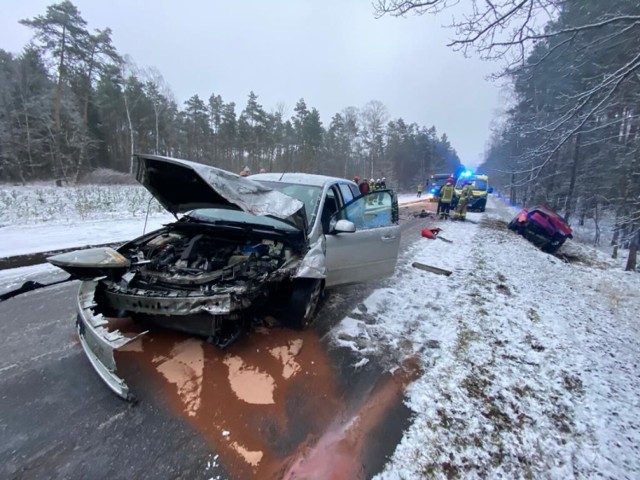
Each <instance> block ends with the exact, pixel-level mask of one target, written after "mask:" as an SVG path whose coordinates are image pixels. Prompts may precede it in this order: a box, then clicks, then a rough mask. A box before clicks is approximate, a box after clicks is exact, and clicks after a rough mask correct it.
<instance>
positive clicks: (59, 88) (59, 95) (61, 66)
mask: <svg viewBox="0 0 640 480" xmlns="http://www.w3.org/2000/svg"><path fill="white" fill-rule="evenodd" d="M66 41H67V27H66V26H63V27H62V46H61V47H60V63H59V64H58V84H57V85H56V97H55V100H54V103H53V119H54V120H55V125H56V133H57V132H59V131H60V103H61V100H62V79H63V76H64V50H65V46H66Z"/></svg>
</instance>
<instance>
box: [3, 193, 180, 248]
mask: <svg viewBox="0 0 640 480" xmlns="http://www.w3.org/2000/svg"><path fill="white" fill-rule="evenodd" d="M150 199H151V195H150V194H149V193H148V192H147V191H146V190H145V189H144V188H143V187H142V186H130V185H110V186H101V185H89V186H83V187H63V188H60V187H48V186H27V187H7V186H3V187H0V257H9V256H13V255H24V254H27V253H37V252H46V251H51V250H58V249H63V248H75V247H83V246H86V245H97V244H102V243H112V242H124V241H126V240H131V239H132V238H135V237H137V236H139V235H141V234H142V231H143V228H144V221H145V215H146V213H147V208H149V221H148V224H147V231H150V230H153V229H156V228H159V227H160V226H161V225H162V224H163V223H167V222H170V221H172V219H173V217H172V216H171V215H170V214H168V213H167V212H166V211H165V210H164V209H163V208H162V207H161V206H160V205H159V204H158V203H157V202H156V201H155V200H152V201H151V202H150Z"/></svg>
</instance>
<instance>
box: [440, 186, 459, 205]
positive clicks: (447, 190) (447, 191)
mask: <svg viewBox="0 0 640 480" xmlns="http://www.w3.org/2000/svg"><path fill="white" fill-rule="evenodd" d="M455 191H456V189H455V188H453V185H445V186H444V187H442V189H441V190H440V201H441V202H443V203H451V201H452V200H453V194H454V193H455Z"/></svg>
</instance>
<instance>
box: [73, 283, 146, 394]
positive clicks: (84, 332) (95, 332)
mask: <svg viewBox="0 0 640 480" xmlns="http://www.w3.org/2000/svg"><path fill="white" fill-rule="evenodd" d="M97 284H98V282H95V281H88V282H82V283H81V284H80V291H79V292H78V317H77V321H76V327H77V330H78V337H79V338H80V344H81V345H82V348H83V350H84V352H85V354H86V355H87V358H88V359H89V362H90V363H91V365H92V366H93V368H94V370H95V371H96V372H97V373H98V375H99V376H100V378H102V380H103V381H104V382H105V383H106V384H107V386H108V387H109V388H110V389H111V390H113V392H115V393H116V394H117V395H118V396H120V397H122V398H124V399H125V400H129V401H132V400H134V397H133V395H132V394H131V392H130V390H129V387H128V386H127V384H126V383H125V381H124V380H123V379H122V378H120V377H119V376H118V375H117V373H116V370H117V368H116V362H115V358H114V355H113V353H114V351H115V350H116V349H117V348H120V347H122V346H124V345H126V344H127V343H130V342H132V341H134V340H135V339H137V338H138V337H139V335H136V336H134V337H132V338H129V337H126V336H124V335H123V334H122V333H121V332H119V331H118V330H115V331H109V329H108V328H107V324H108V321H107V319H106V318H105V317H104V316H103V315H102V314H95V313H94V312H93V309H94V308H95V307H96V303H95V300H94V294H95V290H96V286H97Z"/></svg>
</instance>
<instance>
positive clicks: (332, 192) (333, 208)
mask: <svg viewBox="0 0 640 480" xmlns="http://www.w3.org/2000/svg"><path fill="white" fill-rule="evenodd" d="M339 209H340V200H339V194H338V191H337V190H336V188H335V186H333V187H331V188H330V189H329V190H327V195H326V196H325V198H324V205H323V206H322V213H321V216H320V221H321V222H322V231H323V232H324V233H329V230H330V226H331V219H332V218H333V215H334V214H335V213H336V212H337V211H338V210H339Z"/></svg>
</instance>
